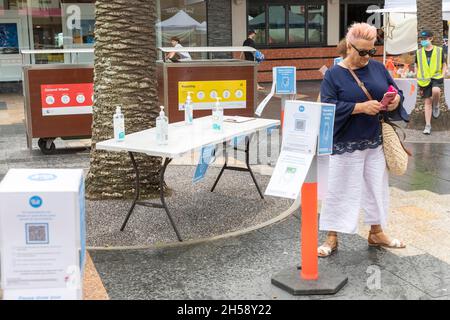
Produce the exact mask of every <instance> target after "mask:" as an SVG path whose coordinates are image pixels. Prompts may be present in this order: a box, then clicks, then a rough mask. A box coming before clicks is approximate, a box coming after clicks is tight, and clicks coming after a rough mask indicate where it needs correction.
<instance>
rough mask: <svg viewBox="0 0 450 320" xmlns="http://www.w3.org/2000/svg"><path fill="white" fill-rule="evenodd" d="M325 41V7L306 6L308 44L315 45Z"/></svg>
mask: <svg viewBox="0 0 450 320" xmlns="http://www.w3.org/2000/svg"><path fill="white" fill-rule="evenodd" d="M324 41H325V6H324V5H314V6H313V5H309V6H308V43H310V44H317V43H323V42H324Z"/></svg>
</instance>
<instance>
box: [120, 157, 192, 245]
mask: <svg viewBox="0 0 450 320" xmlns="http://www.w3.org/2000/svg"><path fill="white" fill-rule="evenodd" d="M128 154H129V156H130V159H131V163H132V164H133V168H134V172H135V174H136V182H135V197H134V200H133V203H132V205H131V208H130V210H129V211H128V214H127V217H126V218H125V221H124V223H123V225H122V228H121V229H120V231H124V230H125V228H126V226H127V224H128V221H129V219H130V217H131V215H132V214H133V211H134V209H135V208H136V206H137V205H140V206H144V207H150V208H158V209H164V210H165V211H166V214H167V216H168V218H169V220H170V224H171V225H172V227H173V229H174V231H175V234H176V235H177V238H178V241H180V242H181V241H183V240H182V238H181V236H180V232H179V231H178V228H177V226H176V225H175V223H174V220H173V218H172V215H171V214H170V211H169V208H168V207H167V203H166V198H165V195H164V184H165V183H164V181H165V179H164V175H165V173H166V169H167V167H168V166H169V164H170V163H171V162H172V159H169V158H166V159H165V160H164V164H163V166H162V168H161V171H160V173H159V188H160V200H161V204H155V203H148V202H143V201H139V200H140V196H141V186H140V171H139V167H138V165H137V162H136V159H135V157H134V154H133V152H129V153H128Z"/></svg>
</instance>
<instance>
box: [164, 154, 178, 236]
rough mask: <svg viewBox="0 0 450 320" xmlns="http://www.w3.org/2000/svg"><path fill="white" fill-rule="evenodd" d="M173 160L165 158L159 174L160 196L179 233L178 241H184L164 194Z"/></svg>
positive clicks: (176, 232)
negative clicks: (166, 174)
mask: <svg viewBox="0 0 450 320" xmlns="http://www.w3.org/2000/svg"><path fill="white" fill-rule="evenodd" d="M171 162H172V159H169V158H166V159H165V160H164V165H163V167H162V169H161V172H160V174H159V189H160V197H161V203H162V205H163V207H164V210H165V211H166V214H167V217H169V220H170V224H171V225H172V227H173V230H174V231H175V234H176V235H177V238H178V241H180V242H182V241H183V239H182V238H181V235H180V232H179V231H178V228H177V226H176V225H175V222H174V220H173V218H172V215H171V214H170V211H169V208H168V207H167V204H166V198H165V195H164V181H165V180H164V175H165V173H166V169H167V166H168V165H169V164H170V163H171Z"/></svg>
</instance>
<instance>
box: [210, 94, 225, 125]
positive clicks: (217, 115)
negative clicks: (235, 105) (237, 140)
mask: <svg viewBox="0 0 450 320" xmlns="http://www.w3.org/2000/svg"><path fill="white" fill-rule="evenodd" d="M216 99H217V102H216V105H215V107H214V110H213V113H212V119H213V125H212V127H213V131H215V132H223V107H222V106H221V105H220V100H221V98H216Z"/></svg>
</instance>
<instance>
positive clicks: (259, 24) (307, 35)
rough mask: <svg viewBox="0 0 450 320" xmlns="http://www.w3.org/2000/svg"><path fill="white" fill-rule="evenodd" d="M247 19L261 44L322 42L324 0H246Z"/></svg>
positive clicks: (287, 44)
mask: <svg viewBox="0 0 450 320" xmlns="http://www.w3.org/2000/svg"><path fill="white" fill-rule="evenodd" d="M248 19H249V21H248V28H249V29H254V30H255V31H257V41H256V42H257V43H258V44H260V45H262V46H269V47H270V46H275V47H282V46H283V45H285V46H288V47H289V46H305V45H321V44H326V40H327V39H326V1H324V0H316V1H313V0H303V1H301V0H249V1H248Z"/></svg>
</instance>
